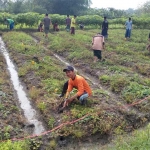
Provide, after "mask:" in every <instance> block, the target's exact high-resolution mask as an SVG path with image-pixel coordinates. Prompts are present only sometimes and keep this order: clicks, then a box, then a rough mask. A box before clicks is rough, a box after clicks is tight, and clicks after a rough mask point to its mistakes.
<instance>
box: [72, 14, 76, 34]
mask: <svg viewBox="0 0 150 150" xmlns="http://www.w3.org/2000/svg"><path fill="white" fill-rule="evenodd" d="M76 17H77V16H76V15H74V17H73V18H72V19H71V34H75V27H76Z"/></svg>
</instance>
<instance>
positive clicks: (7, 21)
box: [4, 18, 14, 30]
mask: <svg viewBox="0 0 150 150" xmlns="http://www.w3.org/2000/svg"><path fill="white" fill-rule="evenodd" d="M4 21H5V22H6V23H7V24H8V25H9V29H10V30H13V29H14V20H12V19H6V18H5V20H4Z"/></svg>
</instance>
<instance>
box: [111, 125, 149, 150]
mask: <svg viewBox="0 0 150 150" xmlns="http://www.w3.org/2000/svg"><path fill="white" fill-rule="evenodd" d="M149 148H150V125H148V126H147V127H146V129H144V130H140V131H135V132H134V133H132V134H131V135H130V136H129V135H127V137H123V136H119V137H118V138H117V140H116V141H115V146H114V147H111V148H108V150H136V149H137V150H149Z"/></svg>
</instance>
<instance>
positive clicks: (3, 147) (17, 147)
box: [0, 141, 30, 150]
mask: <svg viewBox="0 0 150 150" xmlns="http://www.w3.org/2000/svg"><path fill="white" fill-rule="evenodd" d="M13 149H14V150H30V148H29V145H28V141H21V142H12V141H7V142H1V143H0V150H13Z"/></svg>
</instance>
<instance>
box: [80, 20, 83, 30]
mask: <svg viewBox="0 0 150 150" xmlns="http://www.w3.org/2000/svg"><path fill="white" fill-rule="evenodd" d="M79 27H80V29H81V30H83V29H84V24H83V23H82V22H81V23H80V24H79Z"/></svg>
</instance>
